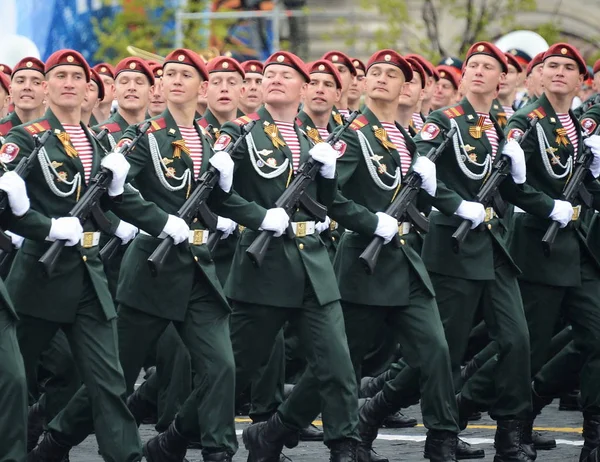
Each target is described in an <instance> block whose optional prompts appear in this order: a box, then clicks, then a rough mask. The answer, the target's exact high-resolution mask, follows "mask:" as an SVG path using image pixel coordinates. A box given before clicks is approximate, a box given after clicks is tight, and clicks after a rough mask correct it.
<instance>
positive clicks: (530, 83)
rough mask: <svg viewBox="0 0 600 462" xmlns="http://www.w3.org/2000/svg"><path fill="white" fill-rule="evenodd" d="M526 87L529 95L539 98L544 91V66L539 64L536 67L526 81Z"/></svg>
mask: <svg viewBox="0 0 600 462" xmlns="http://www.w3.org/2000/svg"><path fill="white" fill-rule="evenodd" d="M525 85H526V87H527V93H529V94H530V95H532V96H537V97H539V96H540V95H541V94H542V92H543V91H544V87H543V85H542V65H541V64H539V65H537V66H535V67H534V68H533V69H532V70H531V73H530V74H529V76H528V77H527V79H526V80H525Z"/></svg>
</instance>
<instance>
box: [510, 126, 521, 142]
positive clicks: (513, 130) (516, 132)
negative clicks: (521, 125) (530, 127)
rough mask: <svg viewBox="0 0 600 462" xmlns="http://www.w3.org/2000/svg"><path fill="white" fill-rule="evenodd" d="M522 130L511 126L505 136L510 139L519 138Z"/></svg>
mask: <svg viewBox="0 0 600 462" xmlns="http://www.w3.org/2000/svg"><path fill="white" fill-rule="evenodd" d="M523 134H524V133H523V130H520V129H518V128H511V129H510V131H509V132H508V135H507V136H506V140H507V141H510V140H517V141H518V140H520V139H521V138H522V136H523Z"/></svg>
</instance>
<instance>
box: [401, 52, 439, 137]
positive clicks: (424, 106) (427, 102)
mask: <svg viewBox="0 0 600 462" xmlns="http://www.w3.org/2000/svg"><path fill="white" fill-rule="evenodd" d="M406 58H411V59H414V60H416V61H417V62H418V63H419V64H420V65H421V67H422V68H423V69H424V70H425V73H426V74H427V80H426V81H425V91H424V93H423V100H422V101H421V102H420V106H419V108H418V112H417V113H415V114H413V123H414V125H415V127H416V128H417V129H418V131H420V130H421V129H422V128H423V124H424V123H425V119H426V118H427V115H428V114H429V113H430V112H431V99H432V98H433V93H434V92H435V89H436V84H437V82H438V81H439V80H440V74H439V72H438V71H437V69H436V68H435V67H433V64H431V63H430V62H429V61H427V60H426V59H425V58H423V56H421V55H417V54H414V53H413V54H408V55H406Z"/></svg>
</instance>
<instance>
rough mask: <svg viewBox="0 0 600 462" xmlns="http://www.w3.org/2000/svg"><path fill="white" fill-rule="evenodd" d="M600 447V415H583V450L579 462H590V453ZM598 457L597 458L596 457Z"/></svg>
mask: <svg viewBox="0 0 600 462" xmlns="http://www.w3.org/2000/svg"><path fill="white" fill-rule="evenodd" d="M599 446H600V415H594V414H589V413H587V412H584V413H583V448H581V454H580V456H579V462H588V461H589V457H588V456H589V455H590V453H591V452H592V451H593V450H594V449H596V448H597V447H599ZM595 457H596V456H595Z"/></svg>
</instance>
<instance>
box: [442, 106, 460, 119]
mask: <svg viewBox="0 0 600 462" xmlns="http://www.w3.org/2000/svg"><path fill="white" fill-rule="evenodd" d="M464 114H465V110H464V109H463V108H462V106H460V105H459V106H452V107H449V108H448V109H446V110H444V115H445V116H446V117H448V118H449V119H454V118H456V117H460V116H461V115H464Z"/></svg>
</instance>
